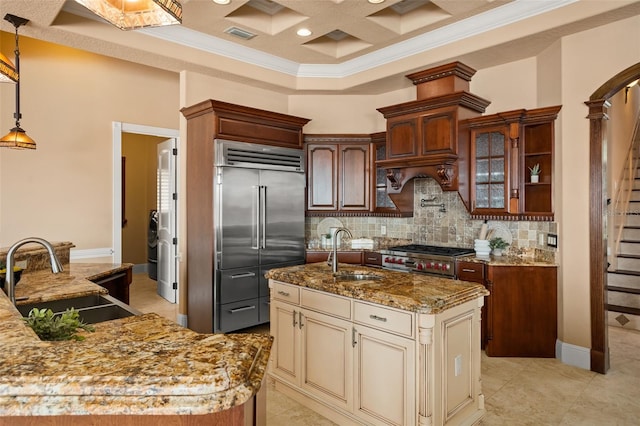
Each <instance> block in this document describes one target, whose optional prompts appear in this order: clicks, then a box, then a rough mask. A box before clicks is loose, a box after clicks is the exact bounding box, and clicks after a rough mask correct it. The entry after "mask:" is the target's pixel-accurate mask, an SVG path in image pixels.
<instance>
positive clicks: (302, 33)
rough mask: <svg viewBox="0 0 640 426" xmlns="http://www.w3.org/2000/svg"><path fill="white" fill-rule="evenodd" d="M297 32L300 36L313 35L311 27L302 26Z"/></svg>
mask: <svg viewBox="0 0 640 426" xmlns="http://www.w3.org/2000/svg"><path fill="white" fill-rule="evenodd" d="M296 34H298V35H299V36H300V37H309V36H310V35H311V30H310V29H309V28H300V29H299V30H298V31H297V33H296Z"/></svg>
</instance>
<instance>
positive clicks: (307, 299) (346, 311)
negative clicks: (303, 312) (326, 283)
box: [300, 289, 351, 319]
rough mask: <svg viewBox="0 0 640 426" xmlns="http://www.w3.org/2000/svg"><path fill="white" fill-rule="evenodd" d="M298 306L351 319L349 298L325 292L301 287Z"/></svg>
mask: <svg viewBox="0 0 640 426" xmlns="http://www.w3.org/2000/svg"><path fill="white" fill-rule="evenodd" d="M300 306H302V307H305V308H309V309H313V310H314V311H318V312H322V313H323V314H329V315H333V316H337V317H341V318H345V319H351V300H349V299H346V298H343V297H340V296H334V295H331V294H327V293H322V292H318V291H312V290H307V289H302V292H301V294H300Z"/></svg>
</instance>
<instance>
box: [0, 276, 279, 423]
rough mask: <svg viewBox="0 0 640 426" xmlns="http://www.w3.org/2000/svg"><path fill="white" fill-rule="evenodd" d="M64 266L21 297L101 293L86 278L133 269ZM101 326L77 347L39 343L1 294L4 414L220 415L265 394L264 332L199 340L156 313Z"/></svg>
mask: <svg viewBox="0 0 640 426" xmlns="http://www.w3.org/2000/svg"><path fill="white" fill-rule="evenodd" d="M64 266H65V272H63V273H61V274H51V273H50V272H48V271H35V272H30V273H25V274H23V277H22V279H21V280H20V283H19V284H18V286H17V287H16V296H18V297H20V296H21V295H22V296H28V297H29V298H30V299H29V302H33V301H34V300H42V301H45V300H55V299H62V298H67V297H74V296H78V295H86V294H95V293H102V292H104V291H105V290H104V289H103V288H102V287H100V286H98V285H96V284H93V283H91V282H90V281H88V280H87V279H86V278H92V279H96V278H99V277H100V276H101V274H105V275H108V274H110V273H113V272H117V271H118V270H120V269H122V270H126V269H127V268H129V267H130V265H126V264H124V265H108V264H73V263H72V264H70V265H64ZM95 328H96V331H95V332H94V333H85V332H83V335H84V336H85V337H86V340H84V341H80V342H76V341H65V342H43V341H40V340H39V339H38V338H37V336H36V335H35V333H34V332H33V331H32V330H31V329H30V328H29V327H28V326H26V324H24V323H23V321H22V320H21V317H20V314H19V313H18V311H17V310H16V309H15V307H13V306H12V305H11V302H10V301H9V299H8V298H7V296H6V295H5V294H4V292H0V342H1V344H2V350H1V351H0V416H14V415H15V416H26V415H64V414H69V415H89V414H94V415H113V414H129V415H142V414H155V415H158V414H173V415H187V414H209V413H215V412H218V411H222V410H226V409H229V408H232V407H234V406H237V405H242V404H244V403H245V402H246V401H248V400H249V398H251V396H253V395H254V394H255V393H256V392H257V391H258V390H259V388H260V386H261V383H262V378H263V376H264V373H265V370H266V367H267V362H268V358H269V353H270V350H271V343H272V339H271V337H270V336H267V335H260V334H215V335H211V334H200V333H195V332H193V331H191V330H189V329H186V328H183V327H181V326H179V325H177V324H175V323H174V322H172V321H169V320H167V319H164V318H162V317H160V316H158V315H157V314H144V315H140V316H134V317H129V318H124V319H119V320H114V321H106V322H102V323H98V324H95Z"/></svg>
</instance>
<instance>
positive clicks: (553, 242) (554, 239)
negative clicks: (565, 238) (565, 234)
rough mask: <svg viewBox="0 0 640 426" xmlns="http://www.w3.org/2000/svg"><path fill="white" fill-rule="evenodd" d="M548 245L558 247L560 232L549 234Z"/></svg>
mask: <svg viewBox="0 0 640 426" xmlns="http://www.w3.org/2000/svg"><path fill="white" fill-rule="evenodd" d="M547 246H548V247H558V234H547Z"/></svg>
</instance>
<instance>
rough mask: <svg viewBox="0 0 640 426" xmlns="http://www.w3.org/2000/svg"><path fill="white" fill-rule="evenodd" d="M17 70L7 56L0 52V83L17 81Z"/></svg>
mask: <svg viewBox="0 0 640 426" xmlns="http://www.w3.org/2000/svg"><path fill="white" fill-rule="evenodd" d="M17 82H18V72H17V71H16V66H15V65H13V64H12V63H11V61H10V60H9V58H7V57H6V56H4V55H3V54H2V53H0V83H17Z"/></svg>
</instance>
